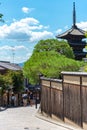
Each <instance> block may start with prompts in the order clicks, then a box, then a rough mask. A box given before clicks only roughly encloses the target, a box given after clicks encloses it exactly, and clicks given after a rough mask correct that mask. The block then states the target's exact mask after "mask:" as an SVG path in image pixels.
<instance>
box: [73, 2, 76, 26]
mask: <svg viewBox="0 0 87 130" xmlns="http://www.w3.org/2000/svg"><path fill="white" fill-rule="evenodd" d="M73 26H74V27H75V26H76V11H75V2H73Z"/></svg>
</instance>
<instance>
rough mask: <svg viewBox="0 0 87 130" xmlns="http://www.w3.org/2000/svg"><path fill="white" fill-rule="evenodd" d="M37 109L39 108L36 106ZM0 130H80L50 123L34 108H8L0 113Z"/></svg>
mask: <svg viewBox="0 0 87 130" xmlns="http://www.w3.org/2000/svg"><path fill="white" fill-rule="evenodd" d="M38 108H39V106H38ZM0 130H80V129H79V128H76V129H75V128H73V127H70V126H69V127H68V125H65V124H64V125H63V124H60V123H59V124H56V123H55V122H54V123H52V122H51V120H49V119H48V120H45V118H43V117H41V116H40V114H38V109H36V108H35V106H33V107H30V106H27V107H17V108H8V109H5V110H2V111H0Z"/></svg>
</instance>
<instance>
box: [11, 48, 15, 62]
mask: <svg viewBox="0 0 87 130" xmlns="http://www.w3.org/2000/svg"><path fill="white" fill-rule="evenodd" d="M11 50H12V62H13V64H14V57H15V48H14V46H11Z"/></svg>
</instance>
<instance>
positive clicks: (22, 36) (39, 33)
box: [0, 18, 53, 42]
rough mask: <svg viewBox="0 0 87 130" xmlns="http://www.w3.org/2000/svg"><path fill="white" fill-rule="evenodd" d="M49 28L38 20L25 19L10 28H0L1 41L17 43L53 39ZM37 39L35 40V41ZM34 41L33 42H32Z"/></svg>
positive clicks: (15, 22)
mask: <svg viewBox="0 0 87 130" xmlns="http://www.w3.org/2000/svg"><path fill="white" fill-rule="evenodd" d="M48 28H49V26H44V25H41V24H40V23H39V21H38V20H37V19H34V18H25V19H21V20H20V21H14V22H13V23H11V24H10V25H9V26H8V25H7V24H5V25H3V26H0V39H2V38H3V39H10V40H15V41H28V42H30V41H32V42H33V41H36V39H37V41H38V40H40V39H43V38H44V37H46V38H49V37H52V36H53V34H52V33H51V32H48V31H46V29H48ZM34 38H35V39H34ZM31 39H32V40H31Z"/></svg>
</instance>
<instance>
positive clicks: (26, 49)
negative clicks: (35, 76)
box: [0, 0, 87, 63]
mask: <svg viewBox="0 0 87 130" xmlns="http://www.w3.org/2000/svg"><path fill="white" fill-rule="evenodd" d="M0 2H1V4H0V13H2V14H3V15H4V17H3V19H4V21H5V22H4V23H0V60H1V61H3V60H5V61H10V62H15V63H21V62H24V61H26V60H27V59H28V58H29V57H30V56H31V54H32V51H33V48H34V46H35V45H36V44H37V43H38V41H39V40H41V39H47V38H55V36H56V35H57V34H60V33H63V32H64V31H66V30H68V29H69V28H71V26H72V22H73V20H72V16H73V15H72V12H73V2H75V4H76V24H77V26H78V27H79V28H81V29H83V30H87V0H84V1H82V0H74V1H73V0H61V1H59V0H1V1H0Z"/></svg>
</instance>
